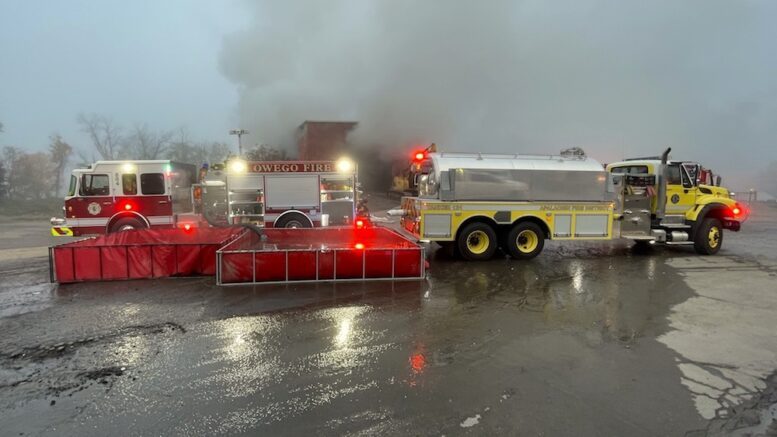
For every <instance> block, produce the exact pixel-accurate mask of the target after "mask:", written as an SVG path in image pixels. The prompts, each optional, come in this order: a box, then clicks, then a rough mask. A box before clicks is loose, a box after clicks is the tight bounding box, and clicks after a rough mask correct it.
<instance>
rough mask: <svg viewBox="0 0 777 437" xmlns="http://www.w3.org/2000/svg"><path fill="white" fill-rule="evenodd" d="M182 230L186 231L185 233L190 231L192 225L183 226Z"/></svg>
mask: <svg viewBox="0 0 777 437" xmlns="http://www.w3.org/2000/svg"><path fill="white" fill-rule="evenodd" d="M183 230H184V231H186V232H189V231H191V230H192V225H190V224H189V223H187V224H185V225H183Z"/></svg>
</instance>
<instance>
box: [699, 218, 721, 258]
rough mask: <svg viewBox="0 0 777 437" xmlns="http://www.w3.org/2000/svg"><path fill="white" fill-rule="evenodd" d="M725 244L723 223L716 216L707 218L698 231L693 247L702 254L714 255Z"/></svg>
mask: <svg viewBox="0 0 777 437" xmlns="http://www.w3.org/2000/svg"><path fill="white" fill-rule="evenodd" d="M722 245H723V225H722V224H721V223H720V220H718V219H716V218H706V219H704V221H702V222H701V226H700V227H699V229H698V230H697V231H696V238H694V240H693V248H694V249H695V250H696V253H698V254H700V255H714V254H716V253H718V251H719V250H720V246H722Z"/></svg>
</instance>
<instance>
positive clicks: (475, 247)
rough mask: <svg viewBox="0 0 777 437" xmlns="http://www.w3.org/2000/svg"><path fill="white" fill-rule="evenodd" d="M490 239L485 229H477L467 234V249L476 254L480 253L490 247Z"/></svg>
mask: <svg viewBox="0 0 777 437" xmlns="http://www.w3.org/2000/svg"><path fill="white" fill-rule="evenodd" d="M489 243H490V240H489V238H488V234H486V233H485V232H483V231H475V232H473V233H471V234H469V235H468V236H467V249H469V251H470V252H472V253H474V254H475V255H480V254H481V253H484V252H485V251H486V250H487V249H488V245H489Z"/></svg>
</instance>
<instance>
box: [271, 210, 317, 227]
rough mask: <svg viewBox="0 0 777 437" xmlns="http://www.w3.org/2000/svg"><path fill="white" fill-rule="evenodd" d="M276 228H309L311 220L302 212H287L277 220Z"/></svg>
mask: <svg viewBox="0 0 777 437" xmlns="http://www.w3.org/2000/svg"><path fill="white" fill-rule="evenodd" d="M273 226H274V227H276V228H309V227H311V226H310V221H309V220H308V219H307V217H305V216H304V215H302V214H297V213H294V214H286V215H285V216H283V217H281V218H279V219H278V220H276V221H275V224H274V225H273Z"/></svg>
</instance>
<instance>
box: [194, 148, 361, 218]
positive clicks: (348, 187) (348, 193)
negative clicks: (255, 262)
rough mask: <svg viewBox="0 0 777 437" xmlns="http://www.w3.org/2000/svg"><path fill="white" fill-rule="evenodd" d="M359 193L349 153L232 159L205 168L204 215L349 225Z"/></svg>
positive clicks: (209, 216)
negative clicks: (297, 158)
mask: <svg viewBox="0 0 777 437" xmlns="http://www.w3.org/2000/svg"><path fill="white" fill-rule="evenodd" d="M357 195H358V189H357V168H356V165H355V164H354V163H353V162H352V161H351V160H349V159H347V158H343V159H340V160H339V161H253V162H251V161H244V160H242V159H238V158H234V159H230V160H229V161H227V163H226V165H225V166H223V167H222V166H218V167H216V168H215V169H212V170H211V171H209V172H208V175H207V176H206V177H205V180H204V181H203V182H202V203H203V214H204V215H205V217H206V218H207V219H208V221H209V222H211V223H212V224H243V223H250V224H254V225H258V226H262V227H268V228H269V227H276V228H311V227H319V226H330V225H348V224H352V223H353V222H354V218H355V217H356V202H357ZM214 221H215V222H217V223H214Z"/></svg>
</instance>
